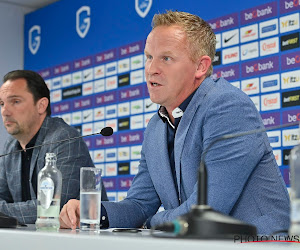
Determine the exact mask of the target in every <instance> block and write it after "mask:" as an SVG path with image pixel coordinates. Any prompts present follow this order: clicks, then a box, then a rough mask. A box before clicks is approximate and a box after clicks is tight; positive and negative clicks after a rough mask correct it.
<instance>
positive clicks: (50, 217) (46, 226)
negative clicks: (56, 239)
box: [35, 153, 62, 231]
mask: <svg viewBox="0 0 300 250" xmlns="http://www.w3.org/2000/svg"><path fill="white" fill-rule="evenodd" d="M45 160H46V163H45V167H44V168H42V169H41V170H40V172H39V174H38V188H37V220H36V222H35V226H36V228H37V230H46V231H58V229H59V212H60V198H61V186H62V175H61V172H60V171H59V170H58V169H57V167H56V160H57V158H56V155H55V154H54V153H47V154H46V158H45Z"/></svg>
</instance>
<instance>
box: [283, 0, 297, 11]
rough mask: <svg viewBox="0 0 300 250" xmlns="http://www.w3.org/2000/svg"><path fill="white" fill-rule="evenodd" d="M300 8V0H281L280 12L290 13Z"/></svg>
mask: <svg viewBox="0 0 300 250" xmlns="http://www.w3.org/2000/svg"><path fill="white" fill-rule="evenodd" d="M299 9H300V1H299V0H285V1H283V0H281V1H280V13H288V12H291V11H295V10H299Z"/></svg>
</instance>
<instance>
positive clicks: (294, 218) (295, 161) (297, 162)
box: [289, 146, 300, 235]
mask: <svg viewBox="0 0 300 250" xmlns="http://www.w3.org/2000/svg"><path fill="white" fill-rule="evenodd" d="M290 176H291V194H290V195H291V225H290V229H289V234H290V235H300V146H296V147H294V148H293V149H292V150H291V153H290Z"/></svg>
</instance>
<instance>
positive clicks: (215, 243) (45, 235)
mask: <svg viewBox="0 0 300 250" xmlns="http://www.w3.org/2000/svg"><path fill="white" fill-rule="evenodd" d="M0 244H1V245H0V249H1V250H27V249H28V250H29V249H30V250H33V249H34V250H39V249H41V250H59V249H64V250H67V249H72V250H95V249H99V250H100V249H101V250H103V249H109V250H112V249H118V250H127V249H128V250H148V249H149V250H174V249H183V250H187V249H188V250H194V249H195V250H196V249H197V250H207V249H208V250H216V249H222V250H227V249H228V250H234V249H247V250H271V249H272V250H274V249H282V250H283V249H292V248H299V247H300V244H298V243H277V242H268V243H261V242H259V243H247V244H241V243H234V242H233V240H227V241H226V240H190V239H172V238H156V237H152V236H151V235H150V231H149V230H142V232H139V233H113V232H112V230H101V231H100V233H93V232H92V233H88V232H80V231H79V230H73V231H72V230H68V229H60V231H59V232H39V231H36V230H35V227H34V225H29V226H28V227H27V228H18V229H0Z"/></svg>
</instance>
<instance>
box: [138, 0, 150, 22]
mask: <svg viewBox="0 0 300 250" xmlns="http://www.w3.org/2000/svg"><path fill="white" fill-rule="evenodd" d="M151 6H152V0H135V10H136V12H137V13H138V15H139V16H140V17H142V18H144V17H146V16H147V14H148V13H149V11H150V9H151Z"/></svg>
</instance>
